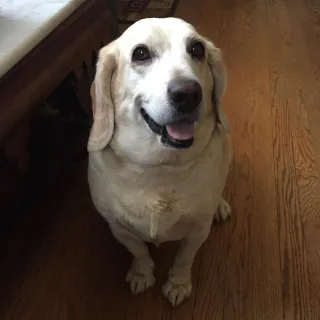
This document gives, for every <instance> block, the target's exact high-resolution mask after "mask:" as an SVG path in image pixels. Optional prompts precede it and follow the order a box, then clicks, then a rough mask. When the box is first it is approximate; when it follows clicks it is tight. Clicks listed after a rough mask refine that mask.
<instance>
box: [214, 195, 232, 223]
mask: <svg viewBox="0 0 320 320" xmlns="http://www.w3.org/2000/svg"><path fill="white" fill-rule="evenodd" d="M230 216H231V207H230V205H229V204H228V202H227V201H226V200H224V199H223V198H221V200H220V202H219V205H218V209H217V212H216V213H215V214H214V216H213V220H214V221H215V222H224V221H226V220H227V219H228V218H229V217H230Z"/></svg>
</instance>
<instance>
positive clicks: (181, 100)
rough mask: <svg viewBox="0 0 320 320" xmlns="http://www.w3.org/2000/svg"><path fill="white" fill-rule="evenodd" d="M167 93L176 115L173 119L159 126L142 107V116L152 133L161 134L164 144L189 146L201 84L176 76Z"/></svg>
mask: <svg viewBox="0 0 320 320" xmlns="http://www.w3.org/2000/svg"><path fill="white" fill-rule="evenodd" d="M167 95H168V100H169V101H170V104H171V105H172V107H173V108H174V109H175V114H176V115H177V116H176V117H175V118H176V119H174V121H172V122H170V123H168V124H166V125H163V126H161V125H159V124H157V123H156V122H155V121H154V120H153V119H152V118H151V117H150V115H149V114H148V113H147V111H146V110H145V109H143V108H141V109H140V111H141V114H142V117H143V119H144V120H145V122H146V123H147V124H148V126H149V128H150V129H151V130H152V131H153V132H154V133H156V134H158V135H161V142H162V144H164V145H165V146H169V147H173V148H176V149H183V148H189V147H190V146H191V145H192V144H193V142H194V126H195V121H196V120H197V114H198V113H197V109H198V107H199V105H200V102H201V100H202V89H201V86H200V84H199V83H198V82H197V81H194V80H190V79H186V78H177V79H174V80H172V81H170V82H169V84H168V89H167Z"/></svg>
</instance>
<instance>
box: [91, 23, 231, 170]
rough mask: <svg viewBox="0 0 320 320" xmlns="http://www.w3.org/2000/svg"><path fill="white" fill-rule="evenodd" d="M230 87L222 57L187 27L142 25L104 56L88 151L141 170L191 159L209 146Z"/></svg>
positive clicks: (223, 121)
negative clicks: (109, 154) (108, 152)
mask: <svg viewBox="0 0 320 320" xmlns="http://www.w3.org/2000/svg"><path fill="white" fill-rule="evenodd" d="M225 86H226V77H225V69H224V66H223V62H222V60H221V54H220V50H219V49H217V48H216V47H214V45H213V44H212V43H210V42H209V41H208V40H206V39H205V38H203V37H201V36H200V35H199V34H198V33H197V32H196V30H195V29H194V28H193V27H192V26H191V25H189V24H187V23H186V22H184V21H182V20H180V19H176V18H165V19H154V18H153V19H144V20H140V21H139V22H137V23H135V24H134V25H132V26H131V27H130V28H129V29H128V30H127V31H126V32H125V33H124V34H123V35H122V36H121V37H120V38H119V39H117V40H115V41H114V42H112V43H111V44H109V45H108V46H106V47H104V48H103V49H102V50H101V51H100V54H99V59H98V64H97V72H96V78H95V81H94V83H93V86H92V89H91V95H92V99H93V110H94V123H93V126H92V129H91V134H90V138H89V143H88V150H89V151H98V150H101V149H103V148H105V147H106V146H107V145H108V144H109V143H110V144H111V147H112V148H113V149H114V150H115V152H116V153H117V154H118V155H119V156H123V157H127V158H129V159H130V160H132V161H134V162H138V163H141V164H150V165H152V164H157V163H165V162H168V161H173V160H174V159H175V160H176V161H178V159H179V161H181V159H184V160H188V159H189V158H190V157H192V156H194V155H197V154H198V153H200V152H201V151H202V150H203V148H204V147H205V146H206V145H207V143H208V141H209V140H210V136H211V134H212V131H213V130H214V127H215V126H216V122H220V123H221V125H222V126H223V127H224V128H225V129H227V122H226V119H225V117H224V115H223V114H222V112H221V110H220V100H221V98H222V95H223V93H224V90H225Z"/></svg>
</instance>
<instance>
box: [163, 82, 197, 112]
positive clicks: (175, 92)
mask: <svg viewBox="0 0 320 320" xmlns="http://www.w3.org/2000/svg"><path fill="white" fill-rule="evenodd" d="M168 98H169V100H170V102H171V103H172V105H173V106H174V107H175V108H176V109H177V110H179V111H181V112H192V111H194V110H195V109H196V108H197V107H198V105H199V103H200V102H201V100H202V89H201V86H200V84H199V83H198V82H197V81H195V80H190V79H185V78H178V79H174V80H172V81H170V82H169V85H168Z"/></svg>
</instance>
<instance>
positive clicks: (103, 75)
mask: <svg viewBox="0 0 320 320" xmlns="http://www.w3.org/2000/svg"><path fill="white" fill-rule="evenodd" d="M116 68H117V51H116V45H115V43H114V42H112V43H111V44H109V45H108V46H106V47H104V48H102V49H101V50H100V52H99V58H98V63H97V69H96V75H95V79H94V81H93V83H92V86H91V90H90V94H91V99H92V111H93V124H92V127H91V131H90V135H89V141H88V146H87V149H88V151H89V152H94V151H100V150H102V149H104V148H105V147H106V146H107V145H108V144H109V142H110V140H111V138H112V135H113V131H114V105H113V101H112V94H111V79H112V75H113V73H114V72H115V70H116Z"/></svg>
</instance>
